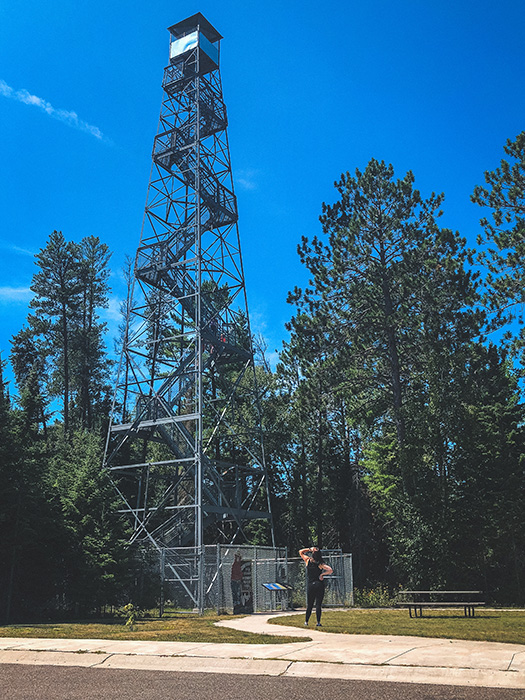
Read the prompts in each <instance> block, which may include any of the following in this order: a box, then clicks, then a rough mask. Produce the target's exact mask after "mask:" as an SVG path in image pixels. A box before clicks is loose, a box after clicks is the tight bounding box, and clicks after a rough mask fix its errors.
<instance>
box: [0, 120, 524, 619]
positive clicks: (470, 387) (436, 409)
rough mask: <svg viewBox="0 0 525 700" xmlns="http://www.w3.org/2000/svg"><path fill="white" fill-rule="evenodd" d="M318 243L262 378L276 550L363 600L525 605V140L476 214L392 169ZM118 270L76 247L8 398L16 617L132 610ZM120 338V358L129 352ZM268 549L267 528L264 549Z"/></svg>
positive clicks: (478, 196)
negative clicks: (408, 597)
mask: <svg viewBox="0 0 525 700" xmlns="http://www.w3.org/2000/svg"><path fill="white" fill-rule="evenodd" d="M335 186H336V191H337V194H336V199H335V202H334V203H333V204H323V205H322V214H321V217H320V222H321V228H322V232H320V233H319V235H318V236H314V237H313V238H307V237H303V238H302V241H301V242H300V244H299V246H298V253H299V255H300V259H301V261H302V263H303V264H304V265H305V268H306V269H307V271H308V273H309V284H308V286H307V287H305V288H297V287H296V288H294V289H293V290H292V291H291V292H290V294H289V299H288V301H289V303H290V304H291V306H292V308H293V311H292V313H291V320H290V322H289V324H288V331H289V333H290V335H289V340H288V342H286V343H285V344H284V346H283V349H282V352H281V353H280V357H279V362H278V364H277V366H276V367H275V369H272V368H271V367H270V366H269V363H268V362H267V360H266V358H265V354H264V347H259V352H258V366H257V375H258V378H259V386H260V394H261V404H262V408H263V417H264V430H265V450H266V457H267V465H268V469H269V480H270V484H271V501H272V509H273V513H274V521H275V528H276V540H277V542H278V543H279V544H281V545H287V546H288V547H289V548H290V550H292V551H293V550H295V549H297V548H298V547H299V545H304V543H305V542H306V543H311V542H316V543H318V544H319V546H321V547H330V548H332V547H334V548H335V547H341V548H342V549H343V550H344V551H347V552H352V553H353V557H354V579H355V585H356V586H358V587H362V586H372V585H375V584H377V583H382V584H386V585H388V586H392V587H396V586H398V585H402V586H408V587H417V588H428V587H431V588H440V587H445V588H449V589H483V590H484V591H486V592H487V595H488V596H489V598H490V599H492V600H494V601H496V602H499V603H504V604H524V603H525V592H524V580H525V404H524V402H523V400H522V388H521V386H520V382H521V380H522V378H523V374H524V370H525V367H524V361H525V332H524V330H523V328H524V317H523V308H524V307H523V304H524V301H525V268H524V264H523V260H525V250H524V248H525V132H523V133H521V134H519V135H518V136H517V137H516V139H514V140H509V141H507V144H506V146H505V157H504V159H503V160H502V161H501V163H500V166H499V167H498V168H496V169H495V170H494V171H488V172H486V173H485V184H484V185H482V186H481V185H480V186H478V187H476V188H475V190H474V193H473V195H472V200H473V201H474V202H476V203H477V204H478V205H480V207H481V209H480V212H481V216H482V219H481V225H480V229H479V237H478V240H477V245H476V246H475V247H469V246H468V245H467V242H466V239H465V238H464V237H463V236H462V235H461V234H460V233H458V232H455V231H453V230H450V229H447V228H442V227H440V225H439V218H440V215H441V207H442V205H443V195H436V194H434V193H432V194H431V195H430V196H429V197H427V198H424V197H423V195H422V194H421V193H420V192H419V191H418V190H417V189H415V180H414V176H413V175H412V173H410V172H409V173H407V174H406V175H405V176H404V177H402V178H398V177H396V175H395V173H394V170H393V167H392V166H391V165H386V164H385V163H384V162H379V161H376V160H374V159H373V160H371V161H370V162H369V163H368V165H367V166H366V168H365V169H364V170H363V171H360V170H356V171H355V173H353V174H351V173H349V172H347V173H345V174H343V175H342V176H341V178H340V180H339V181H338V182H336V184H335ZM109 260H110V252H109V250H108V248H107V246H106V245H105V244H104V243H102V242H101V241H100V240H99V239H98V238H96V237H95V236H89V237H87V238H85V239H83V240H82V241H80V242H79V243H75V242H71V241H67V240H66V239H65V237H64V236H63V234H62V233H61V232H58V231H54V232H53V233H52V234H51V236H50V237H49V240H48V242H47V244H46V246H45V247H44V248H43V249H42V250H41V251H40V253H39V254H38V255H37V256H36V270H37V271H36V273H35V275H34V277H33V282H32V285H31V289H32V292H33V299H32V301H31V305H30V306H31V312H30V313H29V315H28V317H27V320H26V322H25V324H24V325H23V327H22V328H21V329H20V331H19V332H18V333H17V334H16V335H15V336H14V337H13V339H12V341H11V348H10V358H9V359H10V362H11V364H12V368H13V374H14V377H15V382H16V387H14V388H12V387H8V386H6V384H5V383H4V382H3V381H1V382H0V472H1V480H2V484H3V489H2V492H1V493H0V560H1V561H2V567H1V569H0V620H11V621H16V620H20V619H27V618H31V617H33V618H35V617H45V616H46V615H56V614H58V613H63V614H64V615H71V614H73V615H80V614H83V615H85V614H89V613H93V612H99V611H101V610H103V609H104V608H105V607H106V606H113V605H119V604H122V603H123V602H128V600H129V599H130V597H131V596H132V595H133V593H132V591H133V586H134V584H135V583H136V581H135V580H134V577H135V567H134V566H133V565H132V557H133V556H134V555H133V553H132V552H131V551H130V550H129V549H128V548H127V546H126V541H127V536H128V532H127V528H128V523H127V522H126V521H125V520H124V519H123V518H122V516H120V515H119V514H118V502H117V499H116V496H115V493H114V489H113V488H112V487H111V485H110V484H109V482H108V479H107V475H106V474H104V473H103V472H102V470H101V462H102V452H103V445H104V438H105V434H106V430H107V421H108V413H109V406H110V401H111V386H112V380H113V373H114V371H115V368H114V366H112V363H111V362H110V359H109V354H108V350H107V344H108V343H111V342H113V340H112V339H108V338H107V337H106V336H107V331H106V328H105V325H104V323H103V322H102V321H101V318H100V315H101V310H102V309H103V308H104V307H105V306H107V305H108V295H109V293H110V290H109V286H108V277H109ZM118 342H119V341H118V339H117V344H118ZM264 537H265V533H264V528H262V529H257V528H254V529H253V538H254V542H256V541H260V540H261V539H263V538H264Z"/></svg>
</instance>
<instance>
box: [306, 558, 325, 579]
mask: <svg viewBox="0 0 525 700" xmlns="http://www.w3.org/2000/svg"><path fill="white" fill-rule="evenodd" d="M322 573H323V569H320V568H319V564H316V563H315V562H314V561H309V562H308V563H307V564H306V577H307V579H308V583H313V582H314V581H319V576H320V575H321V574H322Z"/></svg>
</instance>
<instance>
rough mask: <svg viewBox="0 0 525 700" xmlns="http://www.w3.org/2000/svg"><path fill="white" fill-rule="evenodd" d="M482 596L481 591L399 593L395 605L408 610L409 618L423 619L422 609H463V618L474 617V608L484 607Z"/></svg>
mask: <svg viewBox="0 0 525 700" xmlns="http://www.w3.org/2000/svg"><path fill="white" fill-rule="evenodd" d="M482 595H483V593H482V591H399V593H398V594H397V598H396V602H395V605H396V606H397V607H402V608H408V612H409V615H410V617H423V608H463V611H464V614H465V617H474V615H475V611H476V607H477V606H480V605H485V602H484V601H483V600H482ZM412 611H414V615H412Z"/></svg>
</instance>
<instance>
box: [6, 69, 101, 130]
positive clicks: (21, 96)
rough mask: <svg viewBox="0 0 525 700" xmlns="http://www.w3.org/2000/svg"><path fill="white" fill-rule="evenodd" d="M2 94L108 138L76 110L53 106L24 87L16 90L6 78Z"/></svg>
mask: <svg viewBox="0 0 525 700" xmlns="http://www.w3.org/2000/svg"><path fill="white" fill-rule="evenodd" d="M0 95H3V96H4V97H8V98H9V99H11V100H16V101H17V102H22V103H23V104H25V105H31V106H33V107H38V109H40V110H42V111H43V112H45V113H46V114H48V115H49V116H50V117H52V118H53V119H58V121H59V122H62V123H64V124H67V126H71V127H73V129H79V130H80V131H85V132H86V133H88V134H91V136H94V137H95V138H96V139H98V140H99V141H107V140H108V139H106V137H105V136H104V134H103V133H102V132H101V131H100V129H99V128H98V126H93V125H92V124H88V123H87V122H85V121H84V120H83V119H80V118H79V116H78V114H77V113H76V112H70V111H68V110H66V109H57V108H56V107H53V105H52V104H51V103H50V102H47V101H46V100H44V99H43V98H42V97H37V96H36V95H32V94H31V93H30V92H28V91H27V90H25V89H24V88H22V89H21V90H15V89H14V88H12V87H11V86H10V85H8V84H7V83H6V82H5V80H0Z"/></svg>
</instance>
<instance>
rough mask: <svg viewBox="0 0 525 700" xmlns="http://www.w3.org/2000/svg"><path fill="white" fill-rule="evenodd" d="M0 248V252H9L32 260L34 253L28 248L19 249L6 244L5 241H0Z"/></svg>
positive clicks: (16, 246)
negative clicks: (26, 256) (0, 250)
mask: <svg viewBox="0 0 525 700" xmlns="http://www.w3.org/2000/svg"><path fill="white" fill-rule="evenodd" d="M0 248H1V249H2V250H10V251H11V252H12V253H18V254H19V255H28V256H29V257H31V258H33V257H34V256H35V255H36V253H35V251H34V250H29V249H28V248H21V247H20V246H18V245H14V243H7V242H6V241H0Z"/></svg>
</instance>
